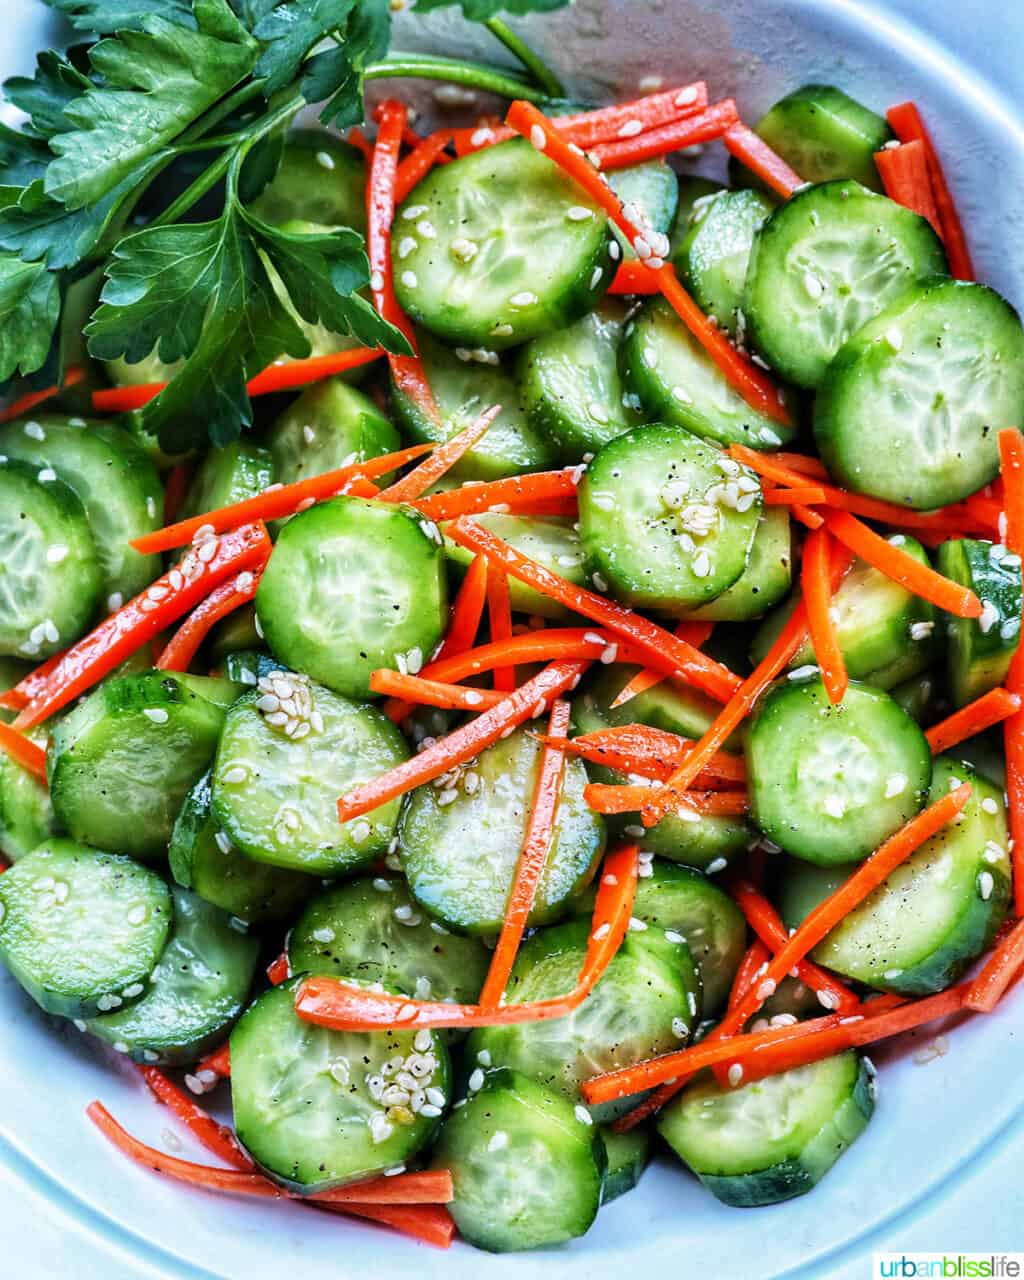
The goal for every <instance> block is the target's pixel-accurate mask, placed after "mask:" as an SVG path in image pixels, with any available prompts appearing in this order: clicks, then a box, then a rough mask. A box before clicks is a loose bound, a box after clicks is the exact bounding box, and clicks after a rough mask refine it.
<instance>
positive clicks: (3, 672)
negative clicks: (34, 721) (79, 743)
mask: <svg viewBox="0 0 1024 1280" xmlns="http://www.w3.org/2000/svg"><path fill="white" fill-rule="evenodd" d="M31 669H32V668H31V667H30V666H29V665H28V664H27V663H24V662H18V661H16V660H15V659H14V658H0V686H2V687H3V688H4V689H13V688H14V686H15V685H16V684H17V683H18V681H19V680H21V679H22V678H23V677H24V676H26V675H28V673H29V671H31ZM14 717H15V712H13V711H5V710H3V709H2V708H0V721H2V722H3V723H5V724H8V723H10V721H11V720H13V719H14ZM28 736H29V737H30V738H31V739H32V741H33V742H34V743H36V745H37V746H40V747H43V748H44V749H45V747H46V739H47V737H48V736H49V730H48V729H44V728H39V729H31V730H29V733H28ZM56 830H57V824H56V820H55V819H54V816H53V806H52V805H51V803H50V789H49V787H48V786H47V785H46V783H45V782H40V781H39V779H38V778H37V777H36V776H35V774H32V773H29V772H28V770H27V769H23V768H22V767H21V765H20V764H18V763H17V762H16V761H15V760H13V759H12V758H11V757H10V756H8V755H4V754H2V753H0V854H2V855H3V856H4V857H5V858H6V859H7V860H8V861H9V862H17V860H18V859H19V858H23V857H24V856H25V854H26V853H30V852H31V851H32V850H33V849H34V848H35V847H36V845H38V844H42V842H43V841H44V840H45V839H46V838H47V837H48V836H51V835H54V834H55V833H56Z"/></svg>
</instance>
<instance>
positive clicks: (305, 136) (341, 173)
mask: <svg viewBox="0 0 1024 1280" xmlns="http://www.w3.org/2000/svg"><path fill="white" fill-rule="evenodd" d="M249 208H250V209H251V210H252V211H253V213H255V214H256V215H257V216H258V217H260V218H263V219H264V220H265V221H266V222H272V223H274V224H275V225H279V224H281V223H284V222H290V221H292V220H293V219H295V218H300V219H302V220H303V221H306V222H319V223H321V224H322V225H324V226H328V227H353V228H354V229H355V230H356V231H358V232H359V233H360V234H363V235H365V233H366V161H365V160H364V159H363V156H362V153H361V152H360V151H358V150H357V149H356V148H355V147H353V146H350V145H349V143H347V142H342V141H341V139H340V138H336V137H335V136H334V135H333V134H330V133H327V132H326V131H324V130H322V129H295V130H294V131H293V132H292V133H290V134H289V135H288V137H287V139H286V140H285V145H284V152H283V154H282V156H281V162H280V164H279V165H278V167H277V173H276V174H275V175H274V177H273V178H272V179H271V181H270V182H269V183H268V184H267V185H266V186H265V187H264V188H263V190H262V191H261V192H260V194H259V195H258V196H257V197H256V199H255V200H253V201H252V203H251V204H250V205H249Z"/></svg>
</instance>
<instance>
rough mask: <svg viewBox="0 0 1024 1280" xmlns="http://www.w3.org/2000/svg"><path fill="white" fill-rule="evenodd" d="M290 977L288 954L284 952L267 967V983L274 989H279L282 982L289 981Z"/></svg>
mask: <svg viewBox="0 0 1024 1280" xmlns="http://www.w3.org/2000/svg"><path fill="white" fill-rule="evenodd" d="M289 976H290V975H289V971H288V952H287V951H282V952H281V954H280V955H279V956H276V957H275V958H274V959H273V960H271V962H270V964H268V965H267V981H268V982H269V983H270V985H271V986H272V987H279V986H280V985H281V983H282V982H287V981H288V978H289Z"/></svg>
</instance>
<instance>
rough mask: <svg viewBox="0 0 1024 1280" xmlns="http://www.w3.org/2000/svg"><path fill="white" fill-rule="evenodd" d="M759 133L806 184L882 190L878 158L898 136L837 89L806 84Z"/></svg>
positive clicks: (769, 116)
mask: <svg viewBox="0 0 1024 1280" xmlns="http://www.w3.org/2000/svg"><path fill="white" fill-rule="evenodd" d="M755 130H756V132H757V133H758V134H760V136H761V137H762V138H764V140H765V142H767V143H768V145H769V146H770V147H771V148H772V150H773V151H775V152H777V153H778V154H779V155H780V156H782V158H783V160H785V161H786V163H787V164H789V165H790V167H791V168H792V169H794V170H795V171H796V172H797V173H798V174H799V175H800V177H801V178H803V180H804V181H805V182H831V181H832V180H833V179H835V178H853V179H854V180H855V181H857V182H861V183H863V184H864V186H866V187H870V188H871V189H872V190H873V191H881V190H882V184H881V181H880V180H879V177H878V170H877V169H876V168H875V152H876V151H881V149H882V148H883V147H884V146H885V144H886V143H887V142H889V141H890V140H891V139H892V136H893V135H892V130H891V129H890V128H889V126H888V125H887V124H886V122H885V120H883V118H882V117H881V116H880V115H877V114H876V113H875V112H874V111H871V110H869V109H868V108H867V107H865V106H862V105H861V103H859V102H857V101H856V100H855V99H854V98H851V97H850V96H849V95H848V94H845V93H843V91H842V89H837V88H835V86H834V85H830V84H805V85H803V87H802V88H800V89H796V90H794V91H793V92H792V93H788V94H787V95H786V96H785V97H784V98H782V99H781V100H780V101H778V102H776V103H775V105H774V106H773V107H772V108H771V109H770V110H769V111H768V113H767V114H766V115H764V116H762V117H761V119H760V120H759V121H758V122H757V125H756V126H755Z"/></svg>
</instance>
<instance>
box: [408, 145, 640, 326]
mask: <svg viewBox="0 0 1024 1280" xmlns="http://www.w3.org/2000/svg"><path fill="white" fill-rule="evenodd" d="M615 243H616V242H615V241H614V240H613V239H612V236H611V232H610V231H609V229H608V219H607V218H606V217H605V215H604V214H603V213H602V212H601V210H600V209H599V208H598V206H597V205H596V204H594V203H593V202H592V201H590V200H589V199H588V197H587V196H586V195H585V194H584V192H583V191H582V190H581V189H580V188H579V187H578V186H577V185H576V183H575V182H573V181H572V179H571V178H567V177H566V176H565V174H563V173H562V171H561V170H560V169H559V168H558V167H557V166H556V165H555V164H553V163H552V162H551V161H550V160H549V159H548V158H547V157H546V156H543V155H541V154H540V152H538V151H535V150H534V149H533V147H531V146H530V144H529V143H528V142H526V141H525V140H519V139H516V140H514V141H512V142H503V143H502V144H501V145H500V146H496V147H485V148H484V149H483V150H481V151H477V152H475V153H474V154H473V155H468V156H464V157H463V158H462V159H460V160H456V161H455V162H454V163H453V164H447V165H444V166H439V167H438V168H436V169H434V171H433V172H432V173H430V174H428V176H427V177H426V178H424V180H423V181H422V182H421V183H420V184H419V185H418V186H417V188H416V190H415V191H414V192H413V193H412V194H411V195H410V196H409V198H408V199H407V200H406V201H405V202H404V203H403V204H402V205H401V206H400V208H399V209H398V211H397V213H396V215H395V225H394V229H393V231H392V236H391V249H392V260H393V264H394V275H395V293H396V294H397V295H398V301H399V304H400V305H401V307H402V309H403V310H404V311H405V312H406V314H407V315H409V316H411V317H412V319H413V320H415V321H416V323H417V324H422V325H423V326H424V328H427V329H429V330H430V331H431V332H432V333H435V334H437V335H438V337H440V338H444V339H445V340H446V341H447V342H451V343H453V344H455V343H457V344H459V345H461V346H466V347H489V348H491V349H493V350H498V349H501V348H502V347H511V346H515V345H516V344H518V343H521V342H526V341H527V340H528V339H529V338H535V337H536V336H537V335H538V334H540V333H549V332H551V331H552V330H553V329H560V328H563V327H564V326H565V325H567V324H572V322H573V321H574V320H578V319H579V318H580V316H582V315H585V314H586V313H587V312H588V311H589V310H590V309H591V308H592V307H593V305H594V303H595V302H596V301H597V299H598V298H599V297H601V295H602V294H603V293H604V292H605V291H606V290H607V288H608V286H609V284H610V283H611V279H612V276H613V274H614V272H615V262H614V261H613V259H612V256H611V252H610V250H611V246H612V245H613V244H615ZM617 251H618V250H617V249H616V252H617Z"/></svg>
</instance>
